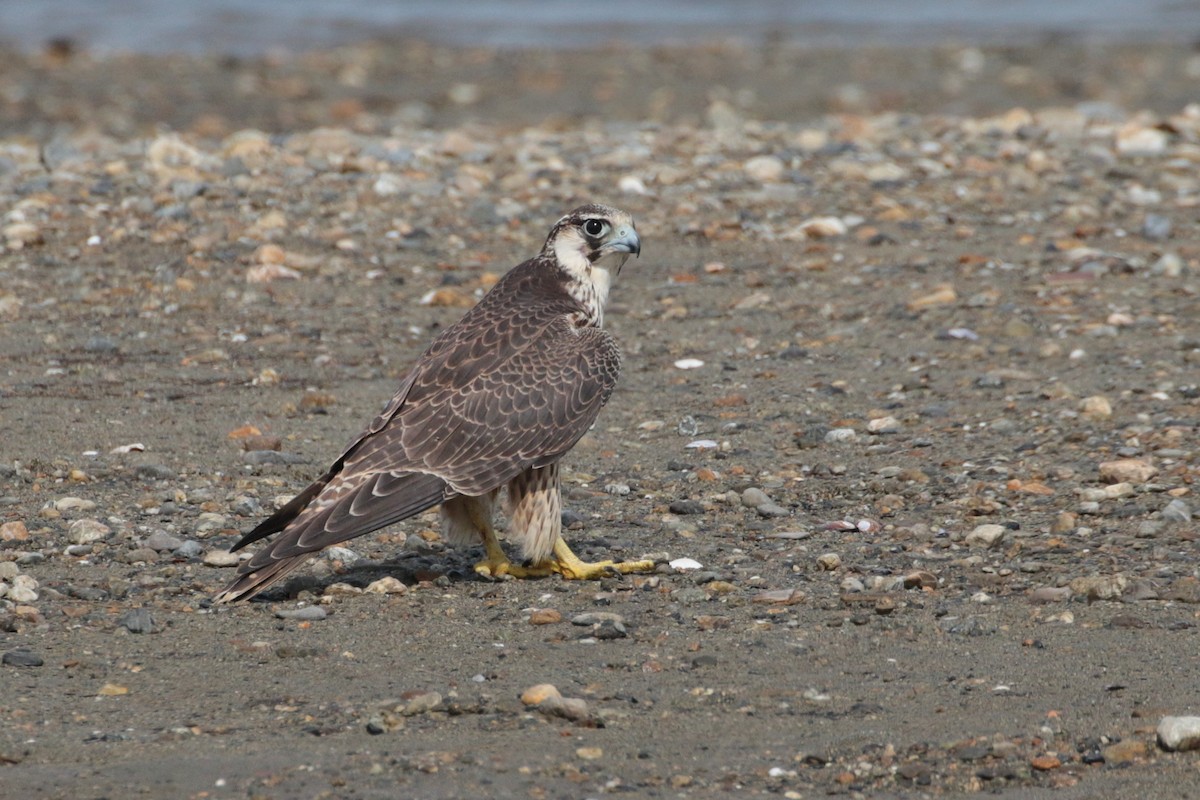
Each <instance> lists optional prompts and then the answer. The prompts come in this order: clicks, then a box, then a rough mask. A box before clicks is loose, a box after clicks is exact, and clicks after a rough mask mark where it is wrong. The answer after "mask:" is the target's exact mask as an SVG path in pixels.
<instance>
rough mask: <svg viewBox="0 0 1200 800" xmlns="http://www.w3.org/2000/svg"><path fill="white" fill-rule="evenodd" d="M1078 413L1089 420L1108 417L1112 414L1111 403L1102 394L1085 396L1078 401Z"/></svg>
mask: <svg viewBox="0 0 1200 800" xmlns="http://www.w3.org/2000/svg"><path fill="white" fill-rule="evenodd" d="M1079 413H1080V414H1082V415H1083V416H1084V417H1085V418H1087V419H1091V420H1102V419H1108V418H1109V417H1111V416H1112V413H1113V410H1112V403H1110V402H1109V400H1108V398H1107V397H1105V396H1104V395H1098V394H1097V395H1092V396H1091V397H1085V398H1083V400H1081V401H1080V403H1079Z"/></svg>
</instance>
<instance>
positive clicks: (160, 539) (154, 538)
mask: <svg viewBox="0 0 1200 800" xmlns="http://www.w3.org/2000/svg"><path fill="white" fill-rule="evenodd" d="M144 544H145V546H146V547H149V548H150V549H151V550H157V551H160V552H161V551H163V550H172V551H173V550H178V549H179V548H180V547H183V539H180V538H179V537H178V536H173V535H171V534H169V533H167V532H166V531H155V532H154V533H152V534H150V535H149V536H147V537H146V541H145V542H144Z"/></svg>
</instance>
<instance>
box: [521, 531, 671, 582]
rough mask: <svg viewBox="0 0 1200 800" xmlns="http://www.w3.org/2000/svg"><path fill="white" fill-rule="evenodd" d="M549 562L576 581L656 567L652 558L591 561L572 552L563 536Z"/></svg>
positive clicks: (567, 577)
mask: <svg viewBox="0 0 1200 800" xmlns="http://www.w3.org/2000/svg"><path fill="white" fill-rule="evenodd" d="M548 563H549V566H550V568H551V569H552V570H554V571H555V572H557V573H558V574H560V575H562V576H563V577H564V578H566V579H567V580H575V581H597V580H600V579H601V578H607V577H609V576H611V575H618V574H619V575H625V574H627V573H630V572H651V571H653V569H654V562H653V561H650V560H644V561H593V562H590V563H589V562H587V561H583V560H581V559H580V558H579V556H577V555H575V554H574V553H573V552H571V548H569V547H567V543H566V541H564V540H563V539H561V538H560V539H559V540H558V541H556V542H555V543H554V558H553V559H552V560H551V561H550V562H548ZM540 566H541V565H539V567H540Z"/></svg>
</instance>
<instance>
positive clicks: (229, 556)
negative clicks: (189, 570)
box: [203, 550, 242, 567]
mask: <svg viewBox="0 0 1200 800" xmlns="http://www.w3.org/2000/svg"><path fill="white" fill-rule="evenodd" d="M241 560H242V559H241V556H239V555H238V554H237V553H231V552H229V551H228V550H209V551H208V552H206V553H205V554H204V558H203V562H204V564H205V565H206V566H209V567H236V566H237V565H238V562H240V561H241Z"/></svg>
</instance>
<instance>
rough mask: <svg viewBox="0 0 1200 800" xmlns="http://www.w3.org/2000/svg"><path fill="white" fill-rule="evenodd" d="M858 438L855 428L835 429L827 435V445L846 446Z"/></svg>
mask: <svg viewBox="0 0 1200 800" xmlns="http://www.w3.org/2000/svg"><path fill="white" fill-rule="evenodd" d="M857 438H858V434H857V433H856V432H855V430H854V429H853V428H833V429H831V430H829V431H827V432H826V433H825V443H826V444H846V443H847V442H853V441H854V440H855V439H857Z"/></svg>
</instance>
